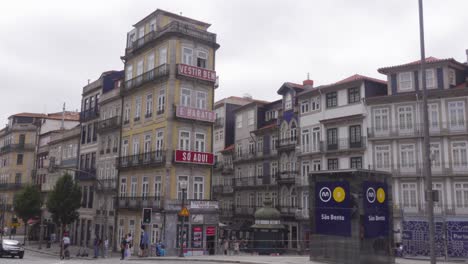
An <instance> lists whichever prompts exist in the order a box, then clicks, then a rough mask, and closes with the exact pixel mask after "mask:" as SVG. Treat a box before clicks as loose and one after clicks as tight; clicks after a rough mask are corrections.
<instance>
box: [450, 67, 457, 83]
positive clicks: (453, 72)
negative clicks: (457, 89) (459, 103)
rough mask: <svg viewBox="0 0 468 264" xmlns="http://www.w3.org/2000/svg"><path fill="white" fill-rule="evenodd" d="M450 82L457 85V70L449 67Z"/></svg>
mask: <svg viewBox="0 0 468 264" xmlns="http://www.w3.org/2000/svg"><path fill="white" fill-rule="evenodd" d="M448 83H449V85H457V82H456V79H455V70H454V69H449V70H448Z"/></svg>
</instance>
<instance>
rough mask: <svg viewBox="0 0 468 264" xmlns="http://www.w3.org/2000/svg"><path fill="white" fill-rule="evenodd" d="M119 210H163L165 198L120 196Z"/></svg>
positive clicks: (118, 199)
mask: <svg viewBox="0 0 468 264" xmlns="http://www.w3.org/2000/svg"><path fill="white" fill-rule="evenodd" d="M116 200H117V207H118V208H119V209H128V210H140V209H142V208H152V209H153V210H161V209H162V208H163V203H162V201H163V197H161V196H140V197H132V196H119V197H117V198H116Z"/></svg>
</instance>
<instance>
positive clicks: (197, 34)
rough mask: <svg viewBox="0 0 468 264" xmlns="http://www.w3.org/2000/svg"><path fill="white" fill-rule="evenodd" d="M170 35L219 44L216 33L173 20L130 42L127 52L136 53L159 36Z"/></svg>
mask: <svg viewBox="0 0 468 264" xmlns="http://www.w3.org/2000/svg"><path fill="white" fill-rule="evenodd" d="M166 35H167V36H170V35H179V36H188V37H191V38H194V39H196V40H199V41H202V42H205V43H209V44H213V45H217V44H216V34H214V33H211V32H208V31H205V30H201V29H198V28H196V27H194V26H192V25H188V24H186V23H182V22H179V21H172V22H171V23H169V24H168V25H166V26H164V27H163V28H161V29H160V30H158V31H151V32H149V33H147V34H146V35H144V36H143V37H141V38H139V39H137V40H135V41H133V42H131V43H129V45H128V46H127V49H126V54H131V53H135V52H136V51H137V50H140V49H141V48H143V47H144V46H146V45H147V44H148V43H151V42H153V41H155V40H156V39H158V38H162V37H164V36H166Z"/></svg>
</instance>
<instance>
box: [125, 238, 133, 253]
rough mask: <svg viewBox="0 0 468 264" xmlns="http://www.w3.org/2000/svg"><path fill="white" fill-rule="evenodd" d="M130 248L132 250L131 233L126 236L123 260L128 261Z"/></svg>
mask: <svg viewBox="0 0 468 264" xmlns="http://www.w3.org/2000/svg"><path fill="white" fill-rule="evenodd" d="M132 248H133V237H132V234H131V233H128V235H127V248H126V251H125V258H126V259H128V258H129V257H131V256H132Z"/></svg>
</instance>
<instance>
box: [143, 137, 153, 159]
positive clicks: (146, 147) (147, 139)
mask: <svg viewBox="0 0 468 264" xmlns="http://www.w3.org/2000/svg"><path fill="white" fill-rule="evenodd" d="M143 148H144V149H143V151H144V153H150V152H151V135H145V145H144V146H143ZM148 158H149V157H148Z"/></svg>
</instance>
